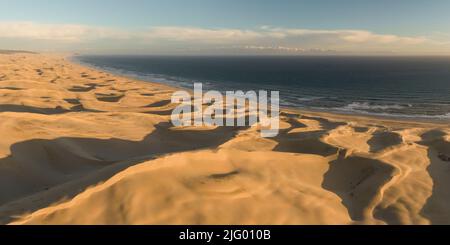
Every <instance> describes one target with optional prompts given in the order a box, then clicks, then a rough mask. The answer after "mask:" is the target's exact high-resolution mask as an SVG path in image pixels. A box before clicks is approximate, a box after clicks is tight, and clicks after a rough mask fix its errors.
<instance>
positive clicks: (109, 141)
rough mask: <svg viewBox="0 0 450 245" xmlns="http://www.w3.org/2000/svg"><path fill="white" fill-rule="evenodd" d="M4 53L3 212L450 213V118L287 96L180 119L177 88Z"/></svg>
mask: <svg viewBox="0 0 450 245" xmlns="http://www.w3.org/2000/svg"><path fill="white" fill-rule="evenodd" d="M66 57H67V56H63V55H56V56H55V55H41V54H16V55H0V66H1V67H2V68H3V69H2V70H1V71H0V93H1V94H2V96H0V115H1V116H2V120H1V121H0V130H1V131H2V132H3V133H4V137H2V138H1V139H0V180H1V181H2V183H4V185H1V186H0V193H2V194H1V195H0V223H2V224H192V225H201V224H240V225H242V224H248V225H252V224H260V225H261V224H272V225H273V224H297V225H298V224H309V225H311V224H448V223H450V189H449V188H448V186H449V184H450V183H449V180H450V171H448V167H449V166H450V165H449V164H450V163H449V161H448V159H447V157H448V156H450V127H449V125H448V124H447V125H445V124H435V123H429V122H414V121H409V120H408V121H402V120H392V119H383V118H372V117H366V116H353V115H352V116H348V115H338V114H333V113H326V112H313V111H311V112H309V111H302V110H291V109H289V108H283V110H282V115H281V117H280V119H281V124H280V126H281V130H280V134H279V135H278V136H277V137H275V138H261V137H260V134H259V129H258V128H254V127H250V128H246V127H173V126H172V125H171V123H170V115H171V112H172V110H173V105H171V103H170V101H169V99H170V95H171V94H172V92H173V91H174V90H175V89H176V88H174V87H170V86H166V85H162V84H158V83H151V82H146V81H139V80H136V79H130V78H128V77H124V76H118V75H114V74H110V73H106V72H104V71H101V70H98V69H93V68H90V67H85V66H82V65H79V64H76V63H72V62H70V61H68V60H67V58H66Z"/></svg>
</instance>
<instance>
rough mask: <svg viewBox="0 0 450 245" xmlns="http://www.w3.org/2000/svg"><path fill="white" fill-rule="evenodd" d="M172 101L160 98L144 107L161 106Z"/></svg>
mask: <svg viewBox="0 0 450 245" xmlns="http://www.w3.org/2000/svg"><path fill="white" fill-rule="evenodd" d="M171 103H172V101H171V100H161V101H158V102H155V103H152V104H150V105H146V106H144V107H150V108H154V107H163V106H167V105H170V104H171Z"/></svg>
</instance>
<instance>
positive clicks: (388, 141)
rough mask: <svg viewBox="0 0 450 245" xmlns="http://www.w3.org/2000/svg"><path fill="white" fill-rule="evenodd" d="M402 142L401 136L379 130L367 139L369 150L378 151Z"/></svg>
mask: <svg viewBox="0 0 450 245" xmlns="http://www.w3.org/2000/svg"><path fill="white" fill-rule="evenodd" d="M402 142H403V138H402V136H401V135H399V134H397V133H394V132H389V131H379V132H375V133H374V134H373V135H372V138H371V139H370V140H368V141H367V144H368V145H369V147H370V152H380V151H382V150H384V149H387V148H390V147H392V146H396V145H399V144H401V143H402Z"/></svg>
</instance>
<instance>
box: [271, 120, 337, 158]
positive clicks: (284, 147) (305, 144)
mask: <svg viewBox="0 0 450 245" xmlns="http://www.w3.org/2000/svg"><path fill="white" fill-rule="evenodd" d="M302 118H305V117H302ZM312 120H315V119H312ZM286 122H288V123H289V124H290V125H291V126H290V127H289V128H287V129H283V130H280V133H279V134H278V136H277V137H275V138H273V140H274V141H276V142H277V143H278V145H277V146H276V147H275V148H274V149H273V150H274V151H277V152H289V153H303V154H315V155H320V156H324V157H328V156H331V155H334V154H337V153H338V151H339V149H338V148H336V147H334V146H332V145H329V144H327V143H324V142H322V141H321V140H320V139H321V137H322V136H323V135H325V134H327V133H328V131H327V130H316V131H308V132H298V133H289V132H290V131H291V130H293V129H297V128H307V126H306V125H304V124H303V123H301V122H300V121H298V120H297V118H296V117H295V116H288V117H287V119H286ZM328 122H329V121H328V120H326V119H324V120H321V123H328ZM333 125H334V124H333ZM337 125H338V124H336V127H337ZM327 126H329V127H330V128H331V124H330V125H327Z"/></svg>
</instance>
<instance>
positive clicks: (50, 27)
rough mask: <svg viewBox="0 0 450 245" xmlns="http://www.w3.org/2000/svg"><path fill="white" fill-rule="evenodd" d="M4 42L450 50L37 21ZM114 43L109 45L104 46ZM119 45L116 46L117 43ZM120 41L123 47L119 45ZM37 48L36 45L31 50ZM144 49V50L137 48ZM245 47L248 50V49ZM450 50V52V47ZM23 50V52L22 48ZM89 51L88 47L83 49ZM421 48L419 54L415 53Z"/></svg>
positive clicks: (388, 41)
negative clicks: (125, 28)
mask: <svg viewBox="0 0 450 245" xmlns="http://www.w3.org/2000/svg"><path fill="white" fill-rule="evenodd" d="M2 39H8V40H21V41H28V42H29V43H31V44H32V43H33V41H35V40H39V41H41V42H46V43H48V46H51V45H50V44H51V43H56V42H57V43H65V44H66V46H65V47H67V48H70V47H76V46H77V45H78V46H79V47H81V46H82V45H83V44H86V43H89V44H91V45H90V46H89V48H92V47H95V44H97V46H101V47H102V48H105V49H106V48H107V46H108V45H111V46H114V45H115V46H116V47H117V46H118V45H119V43H120V45H119V46H122V47H123V46H125V47H126V46H128V49H133V48H140V49H145V48H152V49H153V50H158V48H160V47H166V48H172V49H191V50H193V49H196V48H211V49H214V48H217V47H218V46H221V47H222V46H228V47H240V49H246V50H253V51H258V50H261V51H274V52H276V51H279V52H292V53H298V52H312V51H313V50H316V51H317V52H323V50H344V51H356V52H359V51H367V50H389V51H390V50H401V49H403V50H406V49H410V50H419V49H424V50H435V51H439V50H440V49H441V48H442V47H443V46H444V45H448V43H449V42H448V41H449V39H447V38H445V40H442V39H443V38H441V39H439V41H437V40H434V39H433V38H426V37H421V36H399V35H392V34H378V33H374V32H370V31H367V30H351V29H348V30H346V29H343V30H322V29H301V28H276V27H271V26H262V27H258V28H254V29H232V28H199V27H179V26H160V27H152V28H147V29H145V28H143V29H137V30H133V31H132V30H124V29H120V28H106V27H97V26H86V25H77V24H73V25H71V24H43V23H36V22H0V44H1V42H2ZM104 39H109V40H110V41H109V42H103V43H102V44H101V45H100V43H101V41H102V40H104ZM115 41H117V42H115ZM118 41H120V42H118ZM31 46H32V45H31ZM138 46H139V47H138ZM243 47H244V48H243ZM445 47H446V48H447V49H448V48H449V47H447V46H445ZM18 48H20V47H18ZM84 48H86V47H84ZM416 48H417V49H416Z"/></svg>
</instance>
